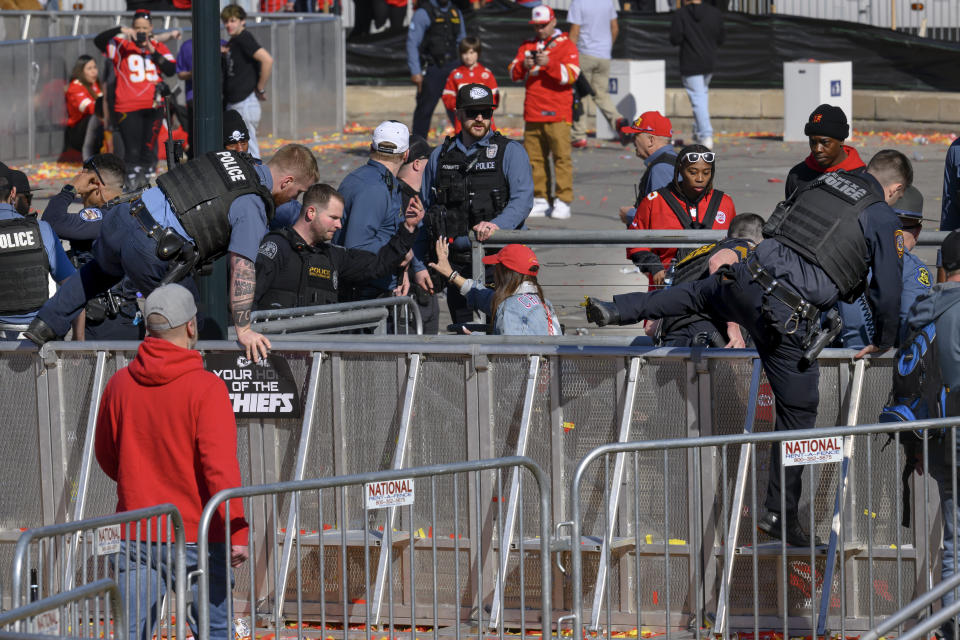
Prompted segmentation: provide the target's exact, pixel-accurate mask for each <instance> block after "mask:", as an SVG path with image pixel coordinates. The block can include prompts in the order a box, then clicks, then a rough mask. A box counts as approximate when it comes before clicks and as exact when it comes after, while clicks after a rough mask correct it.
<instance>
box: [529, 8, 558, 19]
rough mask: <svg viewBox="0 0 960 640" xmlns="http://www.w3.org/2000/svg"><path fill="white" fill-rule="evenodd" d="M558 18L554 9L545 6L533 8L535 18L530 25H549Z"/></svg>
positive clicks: (533, 17)
mask: <svg viewBox="0 0 960 640" xmlns="http://www.w3.org/2000/svg"><path fill="white" fill-rule="evenodd" d="M555 17H556V16H555V15H554V13H553V9H551V8H550V7H548V6H547V5H545V4H542V5H540V6H539V7H534V8H533V16H532V17H531V18H530V24H547V23H548V22H550V21H551V20H553V19H554V18H555Z"/></svg>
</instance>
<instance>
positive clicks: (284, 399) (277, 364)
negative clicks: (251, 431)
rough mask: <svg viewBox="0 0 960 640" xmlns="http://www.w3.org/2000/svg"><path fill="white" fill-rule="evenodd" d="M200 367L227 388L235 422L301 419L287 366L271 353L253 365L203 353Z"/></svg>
mask: <svg viewBox="0 0 960 640" xmlns="http://www.w3.org/2000/svg"><path fill="white" fill-rule="evenodd" d="M203 361H204V367H205V368H206V369H207V371H210V372H211V373H213V374H214V375H216V376H217V377H218V378H220V379H221V380H223V382H224V383H225V384H226V385H227V392H228V393H229V394H230V402H232V403H233V413H234V415H236V417H238V418H301V417H303V405H302V404H300V392H299V389H298V387H297V382H296V380H294V378H293V372H292V371H291V370H290V365H289V364H288V363H287V361H286V360H285V359H284V357H283V356H282V355H279V354H276V353H271V354H270V355H269V356H267V359H266V360H265V361H261V362H260V363H254V362H251V361H250V360H247V358H246V356H244V355H242V354H236V353H207V354H204V357H203Z"/></svg>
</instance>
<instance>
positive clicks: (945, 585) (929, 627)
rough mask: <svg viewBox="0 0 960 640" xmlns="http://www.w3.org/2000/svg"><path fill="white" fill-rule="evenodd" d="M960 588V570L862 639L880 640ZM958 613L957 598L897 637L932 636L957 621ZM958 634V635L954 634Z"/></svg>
mask: <svg viewBox="0 0 960 640" xmlns="http://www.w3.org/2000/svg"><path fill="white" fill-rule="evenodd" d="M955 566H956V565H955ZM957 590H960V573H956V574H954V575H952V576H950V578H949V579H947V580H944V581H942V582H940V583H939V584H937V586H935V587H934V588H933V589H931V590H930V591H928V592H927V593H925V594H923V595H922V596H920V597H919V598H917V599H916V600H914V601H913V602H911V603H910V604H908V605H907V606H905V607H904V608H902V609H900V610H899V611H897V612H896V613H895V614H894V615H892V616H890V617H889V618H887V619H886V620H884V621H883V622H881V623H880V624H878V625H877V626H876V627H874V628H873V629H871V630H870V631H868V632H867V633H865V634H863V635H862V636H860V640H879V639H880V638H882V637H885V636H886V634H887V633H889V632H890V631H892V630H893V629H896V628H897V627H902V626H903V625H904V623H906V622H909V621H910V620H911V619H914V618H916V617H918V616H920V615H922V614H925V613H927V612H929V611H930V609H931V608H932V607H933V605H934V604H936V603H937V602H939V601H940V599H941V598H943V597H944V596H945V595H946V594H948V593H950V592H951V591H954V592H956V591H957ZM957 614H960V599H957V598H956V597H955V598H954V601H953V602H952V603H951V604H949V605H948V606H945V607H943V608H941V609H940V610H939V611H938V612H937V613H935V614H934V615H932V616H929V617H925V618H923V619H922V620H920V622H918V623H917V624H916V625H914V626H913V627H911V628H910V630H909V631H907V632H906V633H902V634H900V635H898V636H897V638H898V640H917V639H918V638H929V637H930V635H931V633H933V632H934V631H937V630H938V629H940V628H942V627H943V625H945V624H946V623H947V622H950V621H951V620H955V618H956V617H957ZM954 624H955V622H954ZM954 633H956V627H954ZM954 637H956V636H955V635H954Z"/></svg>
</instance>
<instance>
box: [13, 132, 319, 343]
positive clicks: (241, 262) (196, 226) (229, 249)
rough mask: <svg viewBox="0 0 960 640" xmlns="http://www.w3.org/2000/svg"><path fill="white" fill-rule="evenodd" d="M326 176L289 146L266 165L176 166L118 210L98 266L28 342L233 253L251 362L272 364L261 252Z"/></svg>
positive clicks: (239, 322) (67, 288)
mask: <svg viewBox="0 0 960 640" xmlns="http://www.w3.org/2000/svg"><path fill="white" fill-rule="evenodd" d="M318 173H319V171H318V169H317V161H316V159H315V158H314V157H313V154H312V153H311V152H310V150H309V149H307V148H306V147H304V146H302V145H297V144H288V145H285V146H283V147H281V148H280V149H279V150H278V151H277V152H276V154H275V155H274V156H273V158H271V159H270V161H269V162H268V163H267V164H265V165H258V166H254V165H253V164H251V163H250V162H249V161H248V160H247V159H246V156H245V155H244V154H236V153H234V152H231V151H216V152H211V153H207V154H205V155H203V156H200V157H198V158H194V159H193V160H191V161H190V162H187V163H186V164H183V165H180V166H178V167H175V168H174V169H172V170H170V171H168V172H167V173H165V174H164V175H162V176H160V178H158V179H157V182H158V186H157V187H154V188H152V189H147V190H146V191H144V192H143V194H142V195H141V196H140V197H138V198H136V199H134V200H133V201H132V202H129V203H121V204H119V205H117V206H116V207H113V208H112V209H110V211H109V213H108V214H107V216H106V218H105V219H104V222H103V225H102V226H101V229H100V235H99V236H98V238H97V242H96V243H94V245H93V254H94V259H93V260H92V261H90V262H89V263H87V264H85V265H84V266H83V268H82V269H81V270H80V272H79V273H78V274H75V275H74V276H73V277H71V278H70V279H69V280H68V281H67V282H66V283H65V284H64V286H63V287H61V288H60V290H59V291H58V292H57V294H56V295H55V296H54V297H53V298H51V299H50V301H49V302H47V304H45V305H44V306H43V308H42V309H41V310H40V312H39V313H38V314H37V317H36V318H35V319H34V321H33V322H32V323H31V325H30V329H29V330H28V331H27V337H29V338H30V339H31V340H33V341H34V342H36V343H37V344H43V343H45V342H47V341H49V340H52V339H54V338H57V337H59V336H62V335H63V334H64V333H66V329H67V323H68V322H69V320H70V319H72V318H74V317H75V316H76V315H77V314H78V313H80V311H81V310H82V309H83V307H84V305H86V303H87V301H88V300H89V299H90V298H92V297H93V296H95V295H97V294H98V293H101V292H103V291H106V290H107V289H108V288H109V287H111V286H112V285H114V284H116V283H117V282H119V281H120V280H121V279H122V277H123V276H124V275H126V276H127V277H129V278H130V280H131V281H132V282H133V284H134V285H135V286H136V287H137V288H138V289H139V290H140V291H141V292H142V293H143V294H144V295H149V294H150V292H151V291H153V290H154V289H155V288H156V287H157V286H159V285H160V284H165V283H167V282H177V281H180V280H182V279H183V278H186V277H187V276H189V275H190V273H191V272H192V271H193V270H194V268H196V267H198V266H202V265H203V264H207V263H209V262H212V261H213V260H215V259H216V258H218V257H220V256H223V255H226V254H229V263H230V280H229V283H230V285H229V286H230V310H231V312H232V320H233V324H234V326H235V327H236V331H237V340H238V341H239V342H240V344H241V345H243V346H244V347H245V349H246V352H247V357H248V358H250V359H251V360H259V359H261V358H264V357H266V355H267V350H268V349H269V348H270V341H269V340H267V338H266V337H264V336H262V335H260V334H259V333H257V332H255V331H253V330H252V329H251V328H250V312H251V311H252V310H253V296H254V292H255V289H256V271H255V267H254V260H256V256H257V249H258V247H259V246H260V241H261V240H262V239H263V236H264V235H266V233H267V221H268V220H269V219H270V218H271V217H272V215H273V210H274V207H275V206H276V205H278V204H282V203H284V202H287V201H289V200H292V199H295V198H297V197H298V196H299V195H300V194H301V193H302V192H304V191H306V190H307V189H308V188H309V187H310V185H312V184H313V183H314V182H316V180H317V176H318Z"/></svg>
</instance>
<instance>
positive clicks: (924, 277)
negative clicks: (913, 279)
mask: <svg viewBox="0 0 960 640" xmlns="http://www.w3.org/2000/svg"><path fill="white" fill-rule="evenodd" d="M917 282H919V283H920V284H922V285H923V286H925V287H927V288H929V287H930V272H929V271H927V268H926V267H920V268H919V269H917Z"/></svg>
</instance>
